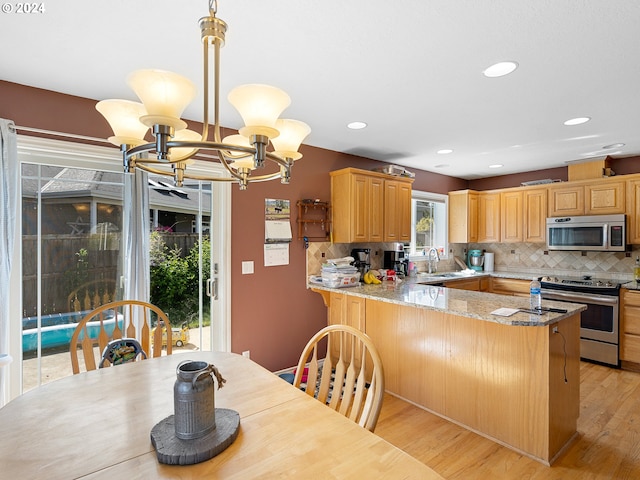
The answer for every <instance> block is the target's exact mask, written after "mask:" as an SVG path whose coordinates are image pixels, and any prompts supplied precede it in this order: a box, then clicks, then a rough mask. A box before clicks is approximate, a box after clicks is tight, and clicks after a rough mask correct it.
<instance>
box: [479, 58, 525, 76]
mask: <svg viewBox="0 0 640 480" xmlns="http://www.w3.org/2000/svg"><path fill="white" fill-rule="evenodd" d="M516 68H518V63H517V62H511V61H509V62H499V63H496V64H494V65H491V66H490V67H489V68H487V69H486V70H485V71H483V72H482V73H483V75H484V76H485V77H489V78H495V77H503V76H505V75H509V74H510V73H511V72H513V71H514V70H515V69H516Z"/></svg>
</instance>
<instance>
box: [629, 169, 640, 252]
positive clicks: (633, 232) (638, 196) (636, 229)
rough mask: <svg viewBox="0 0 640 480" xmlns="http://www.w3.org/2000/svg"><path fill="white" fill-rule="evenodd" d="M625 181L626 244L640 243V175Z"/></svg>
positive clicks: (632, 176)
mask: <svg viewBox="0 0 640 480" xmlns="http://www.w3.org/2000/svg"><path fill="white" fill-rule="evenodd" d="M629 177H631V178H629V179H628V180H627V185H626V192H627V208H626V210H627V243H630V244H632V245H636V244H639V243H640V175H630V176H629Z"/></svg>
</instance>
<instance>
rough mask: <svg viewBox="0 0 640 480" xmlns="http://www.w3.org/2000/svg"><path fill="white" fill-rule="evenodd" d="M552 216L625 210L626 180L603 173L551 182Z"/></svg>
mask: <svg viewBox="0 0 640 480" xmlns="http://www.w3.org/2000/svg"><path fill="white" fill-rule="evenodd" d="M548 188H549V216H550V217H564V216H572V215H610V214H615V213H625V181H624V180H621V179H619V178H611V177H604V178H598V179H597V181H596V179H593V180H591V181H589V182H570V183H560V184H557V185H552V186H549V187H548Z"/></svg>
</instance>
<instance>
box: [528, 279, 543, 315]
mask: <svg viewBox="0 0 640 480" xmlns="http://www.w3.org/2000/svg"><path fill="white" fill-rule="evenodd" d="M541 288H542V286H541V285H540V282H539V281H538V277H533V280H531V283H530V284H529V296H530V301H531V309H533V310H535V309H540V308H542V293H541V292H540V289H541Z"/></svg>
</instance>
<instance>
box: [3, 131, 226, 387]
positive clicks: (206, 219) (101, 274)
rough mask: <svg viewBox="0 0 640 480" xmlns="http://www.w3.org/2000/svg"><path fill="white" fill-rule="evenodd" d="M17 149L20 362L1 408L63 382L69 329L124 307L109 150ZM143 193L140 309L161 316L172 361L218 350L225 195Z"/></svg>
mask: <svg viewBox="0 0 640 480" xmlns="http://www.w3.org/2000/svg"><path fill="white" fill-rule="evenodd" d="M18 144H19V148H18V150H19V159H20V161H21V189H22V216H21V232H22V242H21V262H20V269H21V275H20V280H17V279H16V280H14V278H15V276H12V285H11V289H12V295H13V292H18V293H17V294H16V295H15V296H14V297H15V298H16V299H20V305H21V308H20V314H19V317H20V318H17V319H16V322H15V324H12V330H13V331H12V335H11V349H12V352H13V356H14V358H21V357H22V362H14V364H16V365H13V366H12V371H11V372H12V382H11V384H12V385H11V387H12V388H11V390H12V396H15V394H16V389H17V390H18V393H20V392H24V391H27V390H30V389H32V388H35V387H37V386H39V385H41V384H43V383H47V382H50V381H53V380H56V379H58V378H61V377H63V376H67V375H71V364H70V359H69V353H68V352H69V339H70V337H71V334H72V333H73V329H74V328H75V324H76V323H77V322H78V321H79V319H81V318H82V316H83V315H84V314H85V313H87V312H88V311H90V310H92V309H93V308H96V307H97V306H99V305H102V304H104V303H107V302H110V301H113V300H118V299H122V298H123V296H124V295H126V294H125V291H126V290H125V285H126V282H127V273H126V272H127V268H126V265H125V259H124V258H123V257H124V252H125V236H126V233H127V228H128V227H126V225H128V223H127V221H126V220H125V219H126V218H127V215H128V213H127V208H129V206H128V205H127V202H126V201H124V199H125V198H127V197H126V196H125V189H126V188H127V187H126V184H127V182H125V174H123V173H121V170H122V167H121V166H120V155H119V152H117V151H115V150H114V149H111V148H103V147H90V146H86V145H84V146H83V145H79V144H74V143H68V142H57V141H56V142H54V141H51V140H42V139H25V138H22V139H20V138H19V142H18ZM147 181H148V191H147V192H146V194H147V195H148V199H149V210H150V212H149V218H150V222H149V226H148V228H149V231H148V233H149V239H150V242H149V245H148V246H147V247H148V252H149V269H150V271H149V272H148V273H149V277H148V278H150V289H149V291H150V300H151V302H152V303H156V304H158V305H159V306H160V307H161V308H163V309H164V310H165V311H166V312H167V313H168V314H169V319H170V321H171V323H172V327H173V329H174V331H173V332H172V339H173V340H172V341H173V342H174V345H176V347H175V350H174V352H176V353H180V352H189V351H191V350H194V349H199V350H211V349H215V350H228V349H229V344H230V339H229V323H230V321H229V315H228V312H229V305H228V298H229V296H228V295H227V289H226V285H225V284H228V271H229V267H228V265H226V263H225V262H224V259H225V258H228V257H229V255H228V251H229V239H228V238H225V237H224V235H223V232H228V231H229V229H228V228H225V225H227V226H228V221H229V220H228V214H227V212H228V210H229V208H230V206H229V189H228V188H229V187H228V185H226V184H219V183H212V182H191V183H186V184H185V186H184V187H181V188H175V187H173V186H172V181H171V180H170V179H167V178H166V177H154V176H152V175H149V177H148V180H147ZM145 253H146V252H145ZM223 282H224V283H225V284H223ZM14 311H16V312H17V308H14ZM18 331H19V332H18ZM16 343H19V346H18V345H16ZM13 375H15V377H13ZM17 376H19V377H20V379H21V382H20V383H21V384H18V383H16V382H15V381H13V378H16V377H17Z"/></svg>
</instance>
